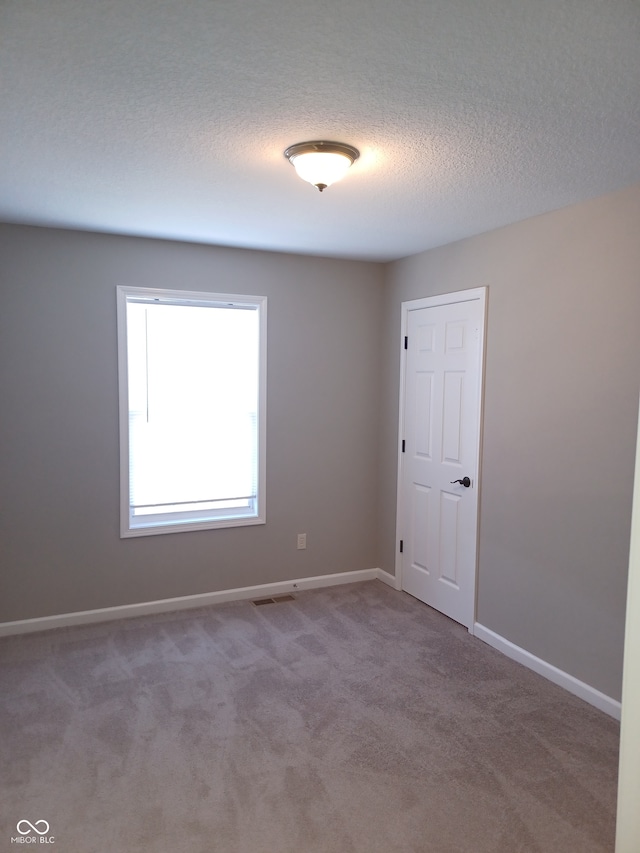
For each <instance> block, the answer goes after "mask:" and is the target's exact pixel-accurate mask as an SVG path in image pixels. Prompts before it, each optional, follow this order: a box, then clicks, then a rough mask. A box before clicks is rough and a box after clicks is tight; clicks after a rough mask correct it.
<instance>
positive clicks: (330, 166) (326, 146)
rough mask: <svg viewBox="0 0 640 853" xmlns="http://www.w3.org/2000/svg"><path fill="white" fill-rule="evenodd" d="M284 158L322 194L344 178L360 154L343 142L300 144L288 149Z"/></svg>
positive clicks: (304, 179) (303, 178)
mask: <svg viewBox="0 0 640 853" xmlns="http://www.w3.org/2000/svg"><path fill="white" fill-rule="evenodd" d="M284 156H285V157H286V158H287V160H288V161H289V162H290V163H291V165H292V166H293V167H294V168H295V170H296V172H297V173H298V175H299V176H300V177H301V178H302V180H303V181H308V182H309V183H310V184H313V186H314V187H317V188H318V189H319V190H320V192H322V190H324V189H326V188H327V187H329V186H331V184H334V183H335V182H336V181H339V180H340V178H344V176H345V175H346V174H347V171H348V169H349V166H351V165H352V164H353V163H355V161H356V160H357V159H358V157H359V156H360V152H359V151H358V149H357V148H354V147H353V146H352V145H345V144H344V143H342V142H298V144H297V145H291V146H290V147H289V148H287V150H286V151H285V152H284Z"/></svg>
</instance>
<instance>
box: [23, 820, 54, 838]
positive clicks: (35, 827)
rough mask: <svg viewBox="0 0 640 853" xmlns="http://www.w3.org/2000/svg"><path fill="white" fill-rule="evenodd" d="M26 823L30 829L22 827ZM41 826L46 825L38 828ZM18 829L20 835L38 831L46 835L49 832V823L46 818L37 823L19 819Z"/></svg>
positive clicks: (39, 833)
mask: <svg viewBox="0 0 640 853" xmlns="http://www.w3.org/2000/svg"><path fill="white" fill-rule="evenodd" d="M25 825H26V826H27V827H28V829H20V827H21V826H25ZM39 826H44V829H38V827H39ZM16 830H17V831H18V832H19V833H20V835H28V834H29V833H30V832H37V833H38V835H46V834H47V832H49V824H48V823H47V821H46V820H37V821H36V822H35V824H33V823H30V822H29V821H28V820H19V821H18V825H17V826H16Z"/></svg>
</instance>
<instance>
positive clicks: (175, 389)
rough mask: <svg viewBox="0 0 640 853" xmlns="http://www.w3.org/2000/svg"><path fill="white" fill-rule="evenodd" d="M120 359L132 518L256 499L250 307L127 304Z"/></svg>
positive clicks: (255, 339) (255, 357) (254, 337)
mask: <svg viewBox="0 0 640 853" xmlns="http://www.w3.org/2000/svg"><path fill="white" fill-rule="evenodd" d="M127 361H128V391H129V484H130V487H129V490H130V507H131V513H132V515H133V516H135V515H141V514H148V515H153V514H159V513H176V512H192V511H193V510H194V509H200V510H205V511H206V510H207V509H218V510H219V509H225V507H226V508H232V507H234V506H246V505H247V504H248V502H250V501H251V500H253V499H255V497H256V489H257V456H258V428H257V422H258V417H257V415H258V402H259V401H258V397H259V364H258V362H259V316H258V310H257V308H256V307H254V306H240V307H238V306H218V305H199V304H168V303H166V302H156V301H154V302H141V301H139V300H133V299H132V300H129V301H128V302H127ZM238 502H240V503H238Z"/></svg>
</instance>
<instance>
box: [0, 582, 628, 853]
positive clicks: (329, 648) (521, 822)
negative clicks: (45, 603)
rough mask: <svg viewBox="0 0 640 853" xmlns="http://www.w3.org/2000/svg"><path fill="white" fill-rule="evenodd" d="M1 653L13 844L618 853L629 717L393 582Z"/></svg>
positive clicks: (57, 850)
mask: <svg viewBox="0 0 640 853" xmlns="http://www.w3.org/2000/svg"><path fill="white" fill-rule="evenodd" d="M0 661H1V663H2V676H1V688H2V690H1V693H0V696H1V701H0V725H1V727H2V741H1V743H2V755H1V756H0V772H1V774H2V791H1V792H0V850H2V851H4V850H7V851H8V850H13V851H15V850H17V849H22V850H25V849H27V848H26V845H25V844H22V845H20V846H18V845H17V844H16V843H12V842H11V837H16V836H17V834H18V833H17V831H16V824H17V823H18V821H20V820H28V821H29V822H30V823H31V824H34V825H36V826H37V828H38V829H44V823H40V824H37V823H36V822H37V821H47V822H48V823H49V824H50V828H49V832H48V834H47V835H48V836H49V837H50V836H53V837H54V838H55V842H54V845H53V846H49V847H47V849H48V850H52V851H54V853H129V851H154V853H182V851H185V853H210V851H216V853H217V851H220V853H257V851H260V853H316V852H317V853H334V851H335V853H351V852H352V851H354V852H355V851H362V853H376V851H379V853H394V851H398V853H400V851H401V853H411V851H416V853H422V852H423V851H429V852H430V853H431V851H433V853H462V851H464V853H485V851H486V853H518V851H527V853H534V851H535V853H592V851H593V853H595V851H612V850H613V845H614V824H615V797H616V774H617V750H618V734H619V731H618V724H617V723H616V722H615V721H613V720H611V719H610V718H609V717H607V716H605V715H604V714H602V713H600V712H599V711H596V710H595V709H593V708H591V707H590V706H589V705H586V704H584V703H583V702H581V701H580V700H579V699H576V698H574V697H573V696H571V695H569V694H567V693H565V692H564V691H563V690H561V689H560V688H557V687H555V686H554V685H552V684H550V683H548V682H547V681H545V680H544V679H542V678H540V677H538V676H536V675H535V674H533V673H531V672H530V671H528V670H526V669H524V668H523V667H520V666H519V665H518V664H515V663H514V662H512V661H510V660H508V659H507V658H505V657H503V656H502V655H500V654H499V653H498V652H496V651H494V650H493V649H491V648H489V647H488V646H486V645H484V644H483V643H482V642H480V641H479V640H476V639H475V638H473V637H470V636H469V635H468V633H467V632H466V631H465V630H464V629H463V628H461V627H460V626H459V625H456V624H455V623H453V622H451V621H450V620H448V619H447V618H446V617H443V616H442V615H441V614H439V613H436V612H435V611H433V610H431V609H430V608H428V607H426V606H425V605H423V604H420V603H419V602H418V601H416V600H415V599H413V598H411V597H409V596H408V595H405V594H403V593H398V592H394V591H393V590H391V589H390V588H389V587H386V586H384V585H383V584H381V583H380V582H378V581H372V582H370V583H363V584H353V585H350V586H342V587H334V588H330V589H324V590H315V591H311V592H303V593H299V594H298V595H297V596H296V599H295V601H290V602H282V603H275V604H268V605H263V606H260V607H256V606H254V605H252V604H251V603H249V602H236V603H232V604H224V605H219V606H217V607H211V608H207V609H201V610H197V611H183V612H179V613H173V614H169V615H162V616H152V617H144V618H140V619H134V620H125V621H121V622H113V623H110V624H103V625H97V626H88V627H79V628H71V629H62V630H58V631H53V632H49V633H46V634H45V633H43V634H38V635H31V636H22V637H15V638H7V639H5V640H2V641H0ZM21 828H22V829H23V830H26V832H27V833H30V834H31V835H35V834H34V833H33V832H32V831H31V830H30V829H29V827H28V826H27V825H26V824H24V823H23V824H21ZM38 838H40V836H38ZM36 846H37V849H39V850H42V849H44V848H43V846H42V845H41V843H38V844H32V845H31V847H30V849H34V847H36Z"/></svg>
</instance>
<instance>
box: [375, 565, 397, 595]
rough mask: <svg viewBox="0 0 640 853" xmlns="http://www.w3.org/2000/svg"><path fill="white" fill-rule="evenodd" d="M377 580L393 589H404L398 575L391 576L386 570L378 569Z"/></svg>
mask: <svg viewBox="0 0 640 853" xmlns="http://www.w3.org/2000/svg"><path fill="white" fill-rule="evenodd" d="M376 572H377V578H378V580H379V581H382V583H386V584H387V586H390V587H393V589H397V590H400V589H401V588H402V587H401V585H400V578H399V577H397V575H390V574H389V572H385V571H384V569H376Z"/></svg>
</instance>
